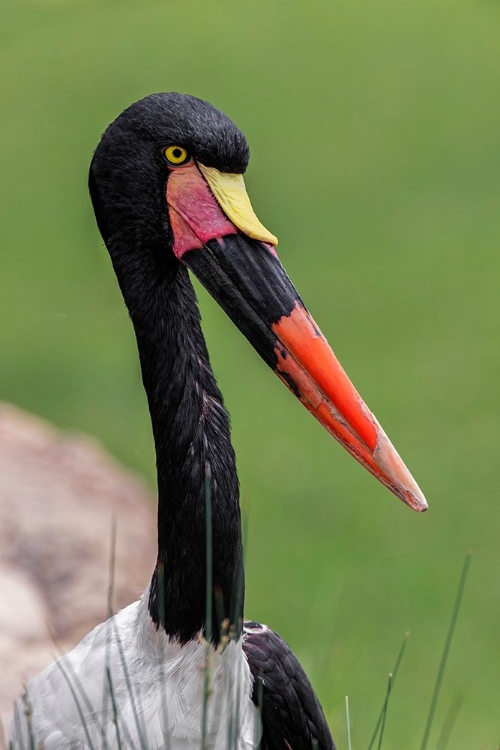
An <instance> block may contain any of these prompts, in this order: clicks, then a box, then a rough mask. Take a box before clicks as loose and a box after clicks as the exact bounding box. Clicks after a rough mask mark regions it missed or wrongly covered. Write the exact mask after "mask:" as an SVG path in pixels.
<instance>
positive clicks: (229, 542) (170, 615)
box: [115, 248, 244, 642]
mask: <svg viewBox="0 0 500 750" xmlns="http://www.w3.org/2000/svg"><path fill="white" fill-rule="evenodd" d="M166 253H168V250H167V249H166V248H162V254H163V255H164V254H166ZM115 257H116V256H115ZM116 270H117V274H118V278H119V281H120V285H121V287H122V291H123V293H124V297H125V300H126V302H127V305H128V307H129V311H130V314H131V318H132V322H133V324H134V328H135V333H136V337H137V344H138V349H139V355H140V360H141V368H142V377H143V382H144V387H145V389H146V393H147V397H148V402H149V410H150V413H151V422H152V427H153V434H154V440H155V446H156V460H157V470H158V563H157V566H156V569H155V572H154V574H153V579H152V584H151V593H150V599H149V611H150V613H151V617H152V618H153V620H154V622H155V624H156V625H157V626H159V625H161V626H163V627H164V629H165V631H166V632H167V634H169V635H171V636H174V637H177V638H178V639H179V640H180V641H181V642H187V641H188V640H190V639H191V638H193V637H194V636H195V635H196V634H197V633H199V632H200V631H201V630H203V631H204V632H205V633H206V632H207V629H206V627H205V621H206V611H207V595H206V581H207V565H206V532H207V521H206V513H205V508H206V494H207V493H206V485H207V472H208V475H209V478H208V483H209V491H210V502H211V524H212V527H211V528H212V559H213V563H212V587H211V588H212V591H211V597H212V602H211V606H212V613H213V616H212V623H211V633H212V638H213V640H214V642H217V641H218V639H219V636H220V633H221V629H223V623H224V626H227V625H228V623H229V624H230V625H232V626H234V627H235V628H236V631H237V632H238V631H239V623H240V622H241V618H242V613H243V596H244V591H243V589H244V580H243V561H242V545H241V521H240V509H239V488H238V478H237V474H236V465H235V456H234V451H233V448H232V445H231V438H230V427H229V417H228V414H227V412H226V410H225V408H224V403H223V399H222V395H221V393H220V391H219V389H218V387H217V383H216V381H215V377H214V374H213V372H212V369H211V367H210V361H209V357H208V352H207V348H206V344H205V340H204V338H203V334H202V332H201V327H200V314H199V311H198V306H197V302H196V296H195V293H194V289H193V287H192V284H191V281H190V279H189V277H188V272H187V270H186V268H185V267H184V266H182V265H181V264H180V263H178V262H177V261H175V262H169V263H165V265H164V267H163V268H162V273H161V274H151V275H150V276H149V279H148V280H147V281H146V279H145V278H144V277H143V278H142V279H138V278H136V280H135V281H136V283H135V285H134V287H133V288H131V287H127V288H124V287H125V284H124V283H123V282H125V280H126V277H125V276H123V277H122V279H120V273H119V269H116ZM127 278H129V276H128V274H127Z"/></svg>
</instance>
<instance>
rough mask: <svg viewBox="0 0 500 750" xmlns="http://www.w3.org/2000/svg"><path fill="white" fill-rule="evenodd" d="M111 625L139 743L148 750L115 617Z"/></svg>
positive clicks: (143, 748) (142, 748)
mask: <svg viewBox="0 0 500 750" xmlns="http://www.w3.org/2000/svg"><path fill="white" fill-rule="evenodd" d="M111 623H112V624H113V625H114V629H115V639H116V645H117V648H118V654H119V656H120V663H121V667H122V670H123V676H124V677H125V684H126V687H127V691H128V694H129V696H130V703H131V706H132V713H133V715H134V722H135V726H136V729H137V733H138V735H139V742H140V745H141V750H148V747H147V743H146V734H145V732H144V728H143V727H142V725H141V722H140V719H139V712H138V710H137V705H136V701H135V696H134V691H133V690H132V683H131V682H130V675H129V673H128V667H127V661H126V659H125V654H124V651H123V646H122V642H121V639H120V634H119V633H118V627H117V625H116V619H115V618H114V617H113V618H112V619H111Z"/></svg>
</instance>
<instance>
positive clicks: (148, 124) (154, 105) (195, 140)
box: [89, 93, 250, 252]
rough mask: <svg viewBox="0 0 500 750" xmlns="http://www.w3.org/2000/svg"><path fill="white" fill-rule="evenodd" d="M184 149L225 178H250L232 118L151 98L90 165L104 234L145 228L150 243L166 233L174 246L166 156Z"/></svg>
mask: <svg viewBox="0 0 500 750" xmlns="http://www.w3.org/2000/svg"><path fill="white" fill-rule="evenodd" d="M170 144H176V145H179V146H183V147H184V148H185V149H187V151H188V152H189V153H190V154H191V155H192V157H193V158H194V159H195V160H196V161H200V162H202V163H203V164H205V165H206V166H209V167H215V168H216V169H218V170H220V171H221V172H232V173H243V172H245V170H246V168H247V165H248V160H249V156H250V152H249V148H248V144H247V141H246V138H245V136H244V135H243V133H242V132H241V131H240V130H238V128H237V127H236V125H235V124H234V123H233V121H232V120H230V118H229V117H227V115H225V114H224V113H223V112H221V111H220V110H218V109H217V108H216V107H214V106H212V105H211V104H209V103H208V102H206V101H203V100H202V99H197V98H196V97H194V96H188V95H186V94H177V93H169V94H151V95H150V96H147V97H146V98H144V99H141V100H140V101H138V102H135V104H132V105H131V106H130V107H128V108H127V109H126V110H125V111H124V112H122V114H121V115H119V117H117V119H116V120H115V121H114V122H113V123H111V125H109V127H108V128H107V130H106V131H105V133H104V135H103V136H102V139H101V142H100V143H99V145H98V147H97V149H96V151H95V154H94V157H93V159H92V163H91V165H90V175H89V189H90V195H91V198H92V203H93V206H94V211H95V214H96V218H97V223H98V225H99V229H100V231H101V234H102V236H103V238H104V241H105V242H106V244H107V245H108V248H109V249H110V252H112V249H113V238H114V235H115V234H116V233H118V236H121V235H122V234H123V231H126V232H127V233H129V232H132V233H133V235H134V236H136V235H137V232H138V231H140V229H141V228H143V229H144V230H147V235H148V236H149V239H150V240H153V239H154V237H155V235H159V234H163V246H165V239H166V238H165V233H166V234H167V238H168V239H169V241H170V242H171V231H170V227H169V221H168V212H167V210H166V208H167V207H166V204H165V198H164V196H165V185H166V182H167V179H168V175H169V170H168V165H167V163H166V161H165V158H164V156H163V150H164V148H165V147H166V146H169V145H170Z"/></svg>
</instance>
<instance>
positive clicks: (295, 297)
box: [167, 165, 428, 511]
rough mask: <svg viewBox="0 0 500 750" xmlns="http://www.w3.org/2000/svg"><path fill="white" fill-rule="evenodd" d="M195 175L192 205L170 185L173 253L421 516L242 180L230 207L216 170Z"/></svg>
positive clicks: (403, 471) (423, 506)
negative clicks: (200, 199) (199, 208)
mask: <svg viewBox="0 0 500 750" xmlns="http://www.w3.org/2000/svg"><path fill="white" fill-rule="evenodd" d="M199 166H200V169H201V171H202V173H203V177H201V173H200V172H198V170H196V171H197V172H198V174H199V175H200V178H201V180H202V181H203V185H202V183H201V182H200V181H199V179H198V177H197V176H196V175H194V172H189V173H188V172H186V175H185V177H186V176H188V175H189V181H190V189H189V200H188V199H187V198H183V196H186V192H185V190H184V189H183V187H182V185H183V184H185V185H186V188H187V181H186V179H184V183H181V182H180V181H179V180H177V182H176V181H173V182H172V185H173V187H172V189H171V191H170V194H169V189H170V188H169V187H167V201H168V203H169V207H170V217H171V223H172V226H173V229H174V238H175V242H176V243H177V251H176V254H177V255H178V257H180V258H181V259H182V261H183V262H185V263H186V265H187V266H188V267H189V268H190V269H191V270H192V271H193V272H194V273H195V275H196V276H197V277H198V278H199V280H200V281H201V283H202V284H203V285H204V286H205V287H206V289H207V290H208V291H209V292H210V294H211V295H212V296H213V297H214V298H215V299H216V300H217V302H218V303H219V304H220V305H221V307H222V308H223V309H224V310H225V311H226V313H227V314H228V315H229V317H230V318H231V320H232V321H233V322H234V323H235V324H236V325H237V326H238V328H239V329H240V330H241V331H242V333H243V334H244V335H245V336H246V337H247V338H248V340H249V341H250V343H251V344H252V345H253V346H254V348H255V349H256V350H257V352H258V353H259V354H260V355H261V357H262V358H263V359H264V360H265V361H266V362H267V364H268V365H269V366H270V367H271V368H272V369H273V370H274V371H275V372H276V374H277V375H278V377H279V378H281V380H282V381H283V382H284V383H285V384H286V385H287V387H288V388H289V389H290V390H291V391H292V392H293V393H294V394H295V396H296V397H297V398H298V399H299V400H300V401H301V402H302V403H303V404H304V406H305V407H306V408H307V409H308V410H309V411H310V412H311V414H313V415H314V416H315V417H316V419H318V421H319V422H320V423H321V424H322V425H323V426H324V427H325V428H326V429H327V430H328V431H329V432H330V433H331V434H332V435H333V436H334V437H335V438H336V439H337V440H338V441H339V442H340V443H341V444H342V445H343V446H344V448H346V450H347V451H349V453H350V454H351V455H352V456H354V458H356V460H357V461H359V462H360V463H361V464H362V465H363V466H364V467H365V468H366V469H368V471H369V472H370V473H371V474H373V475H374V476H375V477H376V478H377V479H378V480H379V481H380V482H382V484H384V485H385V486H386V487H388V488H389V489H390V490H391V492H393V493H394V494H395V495H397V497H399V498H400V499H401V500H403V502H404V503H406V504H407V505H409V506H410V507H411V508H413V509H414V510H417V511H425V510H427V507H428V506H427V502H426V500H425V498H424V496H423V494H422V492H421V491H420V489H419V487H418V485H417V483H416V482H415V480H414V479H413V477H412V476H411V474H410V472H409V471H408V469H407V468H406V466H405V464H404V463H403V461H402V460H401V458H400V456H399V454H398V453H397V451H396V450H395V448H394V447H393V445H392V444H391V442H390V441H389V439H388V437H387V435H386V434H385V432H384V430H383V429H382V427H381V426H380V424H379V423H378V421H377V419H376V418H375V417H374V415H373V414H372V413H371V411H370V410H369V409H368V407H367V406H366V404H365V403H364V401H363V400H362V398H361V396H360V395H359V394H358V392H357V391H356V389H355V388H354V386H353V385H352V383H351V381H350V380H349V378H348V376H347V375H346V373H345V372H344V370H343V368H342V366H341V365H340V363H339V361H338V360H337V358H336V357H335V355H334V353H333V351H332V350H331V348H330V346H329V344H328V342H327V341H326V339H325V337H324V336H323V334H322V333H321V331H320V329H319V327H318V326H317V325H316V323H315V321H314V319H313V318H312V316H311V315H310V313H309V312H308V310H307V309H306V307H305V306H304V304H303V302H302V300H301V298H300V296H299V294H298V292H297V291H296V289H295V287H294V286H293V284H292V282H291V281H290V279H289V277H288V275H287V273H286V271H285V269H284V268H283V266H282V264H281V263H280V261H279V259H278V257H277V255H276V252H275V250H274V244H275V243H276V242H277V241H276V238H274V236H273V235H271V234H270V233H269V232H267V230H266V229H265V228H264V227H263V226H262V225H261V224H260V222H259V221H258V219H257V217H256V216H255V214H254V213H253V211H252V209H251V206H250V202H249V201H248V196H246V192H245V199H244V198H242V196H241V185H242V178H241V176H240V175H237V176H232V175H230V176H229V177H233V178H234V177H236V178H239V179H238V180H237V183H238V192H237V195H238V200H235V198H234V195H232V194H231V187H229V190H224V186H225V185H227V184H228V181H227V177H228V175H221V173H219V172H217V171H216V170H212V173H208V174H207V168H206V167H202V165H199ZM203 178H204V179H203ZM193 180H194V182H195V183H196V189H195V192H196V191H198V197H200V196H201V192H204V198H203V205H204V209H203V210H204V212H205V216H204V218H200V215H199V213H198V212H197V211H196V209H195V210H194V211H193V208H194V206H196V205H199V204H196V203H194V202H193V197H194V196H193V192H192V190H193V184H194V183H193ZM233 181H234V180H233ZM213 183H215V186H214V184H213ZM209 185H210V189H208V186H209ZM221 185H222V187H221ZM243 190H244V188H243ZM207 191H208V192H207ZM218 193H219V194H218ZM221 193H222V196H223V197H221ZM207 196H208V197H207ZM209 205H210V209H209V208H208V206H209ZM221 206H222V207H223V208H224V211H222V209H221ZM207 233H208V235H209V236H207ZM200 235H201V236H200ZM273 240H274V241H273ZM174 247H175V243H174Z"/></svg>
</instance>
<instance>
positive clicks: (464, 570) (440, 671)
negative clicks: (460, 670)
mask: <svg viewBox="0 0 500 750" xmlns="http://www.w3.org/2000/svg"><path fill="white" fill-rule="evenodd" d="M471 557H472V550H468V551H467V554H466V555H465V560H464V564H463V568H462V574H461V576H460V581H459V584H458V591H457V596H456V599H455V606H454V607H453V613H452V616H451V622H450V627H449V630H448V635H447V636H446V641H445V644H444V649H443V653H442V656H441V662H440V664H439V669H438V673H437V678H436V684H435V686H434V692H433V694H432V700H431V706H430V709H429V715H428V717H427V722H426V725H425V730H424V736H423V738H422V744H421V746H420V750H426V748H427V744H428V742H429V735H430V733H431V729H432V724H433V722H434V715H435V713H436V707H437V703H438V700H439V694H440V692H441V685H442V682H443V677H444V673H445V669H446V663H447V661H448V654H449V653H450V647H451V642H452V640H453V634H454V632H455V625H456V624H457V619H458V613H459V611H460V605H461V603H462V596H463V593H464V588H465V582H466V580H467V574H468V572H469V566H470V561H471Z"/></svg>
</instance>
